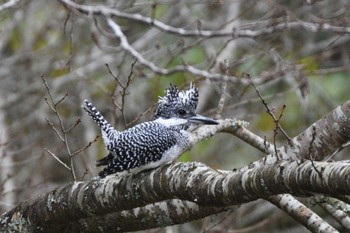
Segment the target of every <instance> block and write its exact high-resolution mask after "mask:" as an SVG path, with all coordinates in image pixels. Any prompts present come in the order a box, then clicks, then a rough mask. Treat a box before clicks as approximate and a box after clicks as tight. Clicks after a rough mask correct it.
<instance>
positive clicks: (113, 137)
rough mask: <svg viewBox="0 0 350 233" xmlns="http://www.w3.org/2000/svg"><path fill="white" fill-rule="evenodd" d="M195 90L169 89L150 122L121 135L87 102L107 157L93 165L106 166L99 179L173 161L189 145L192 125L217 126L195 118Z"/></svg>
mask: <svg viewBox="0 0 350 233" xmlns="http://www.w3.org/2000/svg"><path fill="white" fill-rule="evenodd" d="M197 103H198V89H197V88H196V87H194V86H193V85H191V87H190V89H189V90H187V91H181V92H180V91H179V90H178V89H177V87H176V86H173V85H171V86H170V87H169V88H168V89H167V90H166V91H165V96H164V97H160V98H159V101H158V106H157V108H156V110H155V117H154V120H153V121H149V122H144V123H141V124H138V125H136V126H134V127H132V128H129V129H127V130H125V131H121V132H120V131H117V130H115V129H114V128H113V127H112V126H111V125H110V124H109V123H108V122H107V121H106V120H105V119H104V117H103V116H102V115H101V114H100V112H99V111H98V110H97V109H96V108H95V107H94V106H93V105H92V104H91V103H90V102H89V101H87V100H85V101H84V105H83V109H84V110H85V111H86V112H87V113H88V114H89V115H90V116H91V117H92V119H93V120H94V121H95V122H96V123H97V125H98V126H99V127H100V128H101V131H102V137H103V141H104V143H105V145H106V148H107V150H109V151H110V153H109V154H108V155H107V156H106V157H104V158H102V159H100V160H98V161H96V166H106V167H105V168H104V169H103V170H102V171H101V172H100V173H99V176H101V177H105V176H107V175H109V174H113V173H117V172H122V171H130V172H139V171H142V170H146V169H150V168H155V167H158V166H160V165H163V164H166V163H169V162H172V161H174V160H175V159H177V158H178V157H179V156H180V155H181V154H182V153H183V152H184V151H185V150H186V148H187V146H188V143H189V132H188V130H189V128H190V126H191V125H193V124H199V123H204V124H217V122H216V121H214V120H212V119H210V118H207V117H203V116H200V115H197V114H196V107H197Z"/></svg>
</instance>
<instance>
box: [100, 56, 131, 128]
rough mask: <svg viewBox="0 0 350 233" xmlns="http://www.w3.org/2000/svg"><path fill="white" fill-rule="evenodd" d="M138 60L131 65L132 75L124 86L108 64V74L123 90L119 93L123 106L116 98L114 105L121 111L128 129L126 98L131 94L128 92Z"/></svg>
mask: <svg viewBox="0 0 350 233" xmlns="http://www.w3.org/2000/svg"><path fill="white" fill-rule="evenodd" d="M136 62H137V60H135V61H134V62H133V63H132V64H131V69H130V73H129V75H128V77H127V81H126V83H125V84H123V83H122V82H121V81H120V80H119V78H118V76H116V75H114V74H113V72H112V71H111V69H110V68H109V66H108V64H106V66H107V69H108V72H109V73H110V74H111V75H112V76H113V77H114V79H115V81H116V82H117V83H118V84H119V86H120V87H121V88H122V90H121V91H120V92H119V93H120V95H121V104H118V103H117V102H116V100H115V98H114V99H113V102H114V105H115V106H116V107H117V108H118V109H119V110H120V112H121V114H122V117H123V121H124V125H125V127H128V125H129V123H127V122H126V117H125V112H124V108H125V98H126V96H127V95H128V94H129V92H128V91H127V90H128V88H129V86H130V83H131V80H132V75H133V73H134V66H135V64H136Z"/></svg>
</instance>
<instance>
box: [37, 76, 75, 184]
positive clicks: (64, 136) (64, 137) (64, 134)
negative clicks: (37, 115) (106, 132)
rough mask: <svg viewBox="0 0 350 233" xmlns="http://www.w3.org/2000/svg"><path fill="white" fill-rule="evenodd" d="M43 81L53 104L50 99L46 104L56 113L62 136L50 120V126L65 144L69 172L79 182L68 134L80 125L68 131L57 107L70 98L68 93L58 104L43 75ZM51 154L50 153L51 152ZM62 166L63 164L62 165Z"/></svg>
mask: <svg viewBox="0 0 350 233" xmlns="http://www.w3.org/2000/svg"><path fill="white" fill-rule="evenodd" d="M41 79H42V80H43V83H44V85H45V87H46V90H47V94H48V96H49V99H50V101H51V103H52V104H50V103H49V101H48V99H47V98H45V101H46V103H47V104H48V106H49V107H50V108H51V110H52V111H53V112H54V113H55V115H56V117H57V119H58V122H59V125H60V128H61V133H62V135H61V134H60V133H59V132H58V130H57V129H56V127H55V126H54V125H53V123H51V122H50V121H49V120H47V119H46V120H47V121H48V123H49V125H50V126H51V127H52V128H53V130H54V131H55V133H56V134H57V135H58V137H59V138H60V139H61V141H62V142H63V144H64V145H65V146H66V150H67V152H68V155H69V159H70V169H69V171H70V172H71V174H72V177H73V179H74V180H75V181H76V180H77V177H76V174H75V169H74V160H73V156H72V153H71V150H70V147H69V144H68V132H69V131H70V130H71V129H73V128H74V127H75V126H76V125H78V123H79V122H78V121H77V122H76V123H75V125H74V126H73V127H71V128H70V129H69V130H66V129H65V127H64V125H63V121H62V118H61V115H60V113H59V112H58V109H57V106H58V105H59V104H60V103H61V102H62V101H63V100H65V98H66V97H67V96H68V93H66V94H65V95H64V96H63V97H62V98H61V99H60V100H58V101H57V102H55V100H54V98H53V97H52V95H51V91H50V87H49V85H48V84H47V82H46V80H45V78H44V76H43V75H42V76H41ZM49 153H50V152H49ZM50 155H52V156H53V157H54V158H55V159H56V160H57V159H58V157H57V156H55V154H54V153H52V152H51V153H50ZM58 161H60V160H58ZM61 164H62V163H61Z"/></svg>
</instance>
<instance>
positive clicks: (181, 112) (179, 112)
mask: <svg viewBox="0 0 350 233" xmlns="http://www.w3.org/2000/svg"><path fill="white" fill-rule="evenodd" d="M177 113H178V114H180V115H181V116H183V115H185V114H186V111H185V110H183V109H179V110H178V111H177Z"/></svg>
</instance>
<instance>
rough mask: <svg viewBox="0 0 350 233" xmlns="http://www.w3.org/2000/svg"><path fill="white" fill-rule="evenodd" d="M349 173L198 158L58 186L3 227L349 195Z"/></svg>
mask: <svg viewBox="0 0 350 233" xmlns="http://www.w3.org/2000/svg"><path fill="white" fill-rule="evenodd" d="M349 178H350V163H348V162H333V163H328V162H314V163H311V162H310V161H307V162H304V163H302V164H299V163H298V162H287V161H283V162H280V163H277V164H275V165H273V166H265V167H259V168H253V169H249V170H247V171H244V172H242V173H234V172H227V173H220V172H218V171H215V170H212V169H210V168H209V167H206V166H204V165H203V164H200V163H196V162H194V163H173V164H171V165H166V166H163V167H161V168H158V169H155V170H152V171H147V172H143V173H140V174H136V175H132V174H129V175H124V176H122V175H120V176H109V177H107V178H105V179H95V180H91V181H89V182H76V183H73V184H69V185H66V186H63V187H60V188H57V189H55V190H53V191H52V192H49V193H47V194H44V195H42V196H40V197H38V198H36V199H31V200H27V201H25V202H22V203H20V204H19V205H18V206H17V207H16V208H14V209H13V210H11V211H9V212H7V213H6V214H5V215H4V216H3V217H2V218H1V227H2V228H4V227H7V228H9V229H11V230H17V228H16V227H18V226H19V225H20V226H21V227H30V226H32V227H36V229H37V228H38V227H39V228H40V229H42V231H43V232H50V231H51V232H57V231H58V230H62V228H63V227H64V226H65V225H66V224H67V222H71V221H77V220H79V219H83V218H88V217H93V216H96V215H105V214H108V213H112V212H116V211H122V210H128V209H132V208H136V207H140V206H144V205H147V204H151V203H156V202H159V201H164V200H168V199H174V198H178V199H181V200H187V201H192V202H196V203H197V204H199V205H202V206H223V207H224V206H230V205H236V204H242V203H247V202H250V201H253V200H256V199H258V198H267V197H269V196H271V195H275V194H281V193H293V194H295V195H301V196H310V195H312V194H313V193H322V194H326V195H330V196H332V195H349V194H350V190H349V188H348V187H349V186H350V179H349ZM189 187H190V188H189ZM23 224H24V226H23ZM25 224H27V225H25ZM0 229H1V228H0ZM36 232H39V231H38V230H36Z"/></svg>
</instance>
